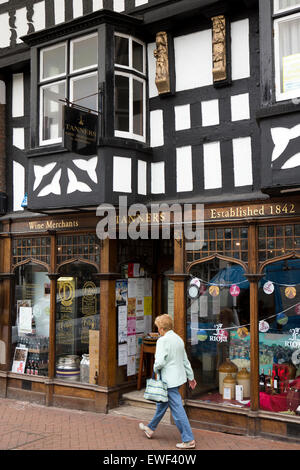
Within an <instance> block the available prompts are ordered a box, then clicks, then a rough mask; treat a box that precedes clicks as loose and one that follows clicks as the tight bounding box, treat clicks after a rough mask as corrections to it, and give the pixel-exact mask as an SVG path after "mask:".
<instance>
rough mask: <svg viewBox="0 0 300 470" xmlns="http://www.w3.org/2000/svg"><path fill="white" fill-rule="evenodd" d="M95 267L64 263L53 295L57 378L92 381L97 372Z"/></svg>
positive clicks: (97, 289) (98, 290)
mask: <svg viewBox="0 0 300 470" xmlns="http://www.w3.org/2000/svg"><path fill="white" fill-rule="evenodd" d="M96 273H97V270H96V268H95V267H93V266H91V265H89V264H86V263H80V262H76V263H71V264H66V265H65V266H63V267H62V268H61V269H60V277H59V278H58V280H57V294H56V377H57V378H60V379H63V380H68V381H77V382H83V383H91V384H95V382H96V377H97V375H98V373H99V363H98V359H99V308H100V306H99V305H100V304H99V293H100V288H99V287H98V285H97V284H96V283H97V281H96V280H95V277H94V274H96Z"/></svg>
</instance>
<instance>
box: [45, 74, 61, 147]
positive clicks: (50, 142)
mask: <svg viewBox="0 0 300 470" xmlns="http://www.w3.org/2000/svg"><path fill="white" fill-rule="evenodd" d="M60 83H64V84H65V92H66V80H60V81H57V82H54V83H49V84H47V85H44V86H41V87H40V121H39V135H40V145H51V144H57V143H60V142H62V137H58V138H57V139H48V140H43V129H44V126H43V116H44V100H43V91H44V89H45V88H50V87H52V86H53V85H59V84H60ZM58 105H59V103H58Z"/></svg>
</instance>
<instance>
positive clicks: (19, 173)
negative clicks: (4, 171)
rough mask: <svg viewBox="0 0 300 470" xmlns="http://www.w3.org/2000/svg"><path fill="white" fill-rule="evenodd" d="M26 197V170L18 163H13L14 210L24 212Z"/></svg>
mask: <svg viewBox="0 0 300 470" xmlns="http://www.w3.org/2000/svg"><path fill="white" fill-rule="evenodd" d="M24 196H25V168H24V167H23V165H21V164H20V163H18V162H13V210H14V211H21V210H24V209H23V207H21V204H22V202H23V199H24Z"/></svg>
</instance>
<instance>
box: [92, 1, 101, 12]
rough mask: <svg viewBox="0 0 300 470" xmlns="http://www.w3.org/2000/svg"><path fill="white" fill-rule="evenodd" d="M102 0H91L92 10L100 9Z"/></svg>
mask: <svg viewBox="0 0 300 470" xmlns="http://www.w3.org/2000/svg"><path fill="white" fill-rule="evenodd" d="M102 8H103V0H93V11H96V10H102Z"/></svg>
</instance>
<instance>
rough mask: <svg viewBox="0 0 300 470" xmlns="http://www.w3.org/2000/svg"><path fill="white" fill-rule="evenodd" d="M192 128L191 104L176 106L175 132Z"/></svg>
mask: <svg viewBox="0 0 300 470" xmlns="http://www.w3.org/2000/svg"><path fill="white" fill-rule="evenodd" d="M190 127H191V107H190V105H189V104H185V105H183V106H175V130H176V131H182V130H184V129H190Z"/></svg>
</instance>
